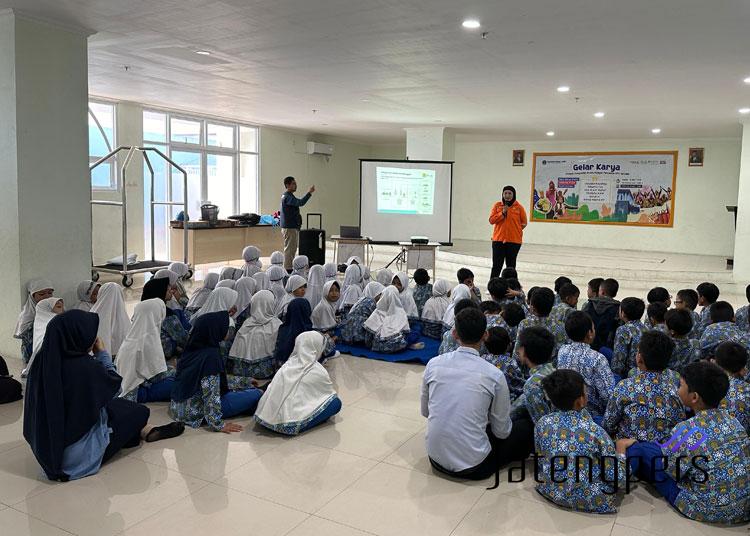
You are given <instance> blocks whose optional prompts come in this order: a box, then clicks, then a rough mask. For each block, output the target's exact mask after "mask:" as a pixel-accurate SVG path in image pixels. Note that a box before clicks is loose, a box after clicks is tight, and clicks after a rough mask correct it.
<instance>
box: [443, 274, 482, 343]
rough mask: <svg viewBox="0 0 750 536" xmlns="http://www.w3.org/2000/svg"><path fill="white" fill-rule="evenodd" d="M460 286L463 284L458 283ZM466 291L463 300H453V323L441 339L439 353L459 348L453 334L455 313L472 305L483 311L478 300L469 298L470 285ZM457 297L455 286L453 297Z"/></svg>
mask: <svg viewBox="0 0 750 536" xmlns="http://www.w3.org/2000/svg"><path fill="white" fill-rule="evenodd" d="M460 286H461V285H458V287H460ZM458 287H456V288H458ZM464 287H466V286H465V285H464ZM466 291H467V292H466V298H463V299H461V300H458V301H457V302H452V303H451V305H452V309H451V311H452V313H453V316H452V320H451V324H452V325H451V327H450V329H447V330H446V331H445V332H444V333H443V337H442V339H441V340H440V349H439V350H438V354H447V353H448V352H453V351H454V350H455V349H456V348H458V341H457V340H456V339H455V337H454V336H453V324H454V323H455V315H457V314H458V313H460V312H461V311H463V310H464V309H468V308H470V307H471V308H474V309H477V310H478V311H480V312H481V309H480V308H479V306H478V305H477V302H475V301H474V300H472V299H471V298H469V295H470V294H469V292H470V291H469V290H468V287H466ZM455 297H456V289H455V288H454V289H453V298H454V299H455ZM443 318H444V319H445V317H443ZM485 321H486V320H485Z"/></svg>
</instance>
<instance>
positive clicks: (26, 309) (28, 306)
mask: <svg viewBox="0 0 750 536" xmlns="http://www.w3.org/2000/svg"><path fill="white" fill-rule="evenodd" d="M26 292H27V294H28V297H27V298H26V303H25V304H24V306H23V309H21V313H20V314H19V315H18V323H17V324H16V331H15V332H14V333H13V337H15V338H16V339H20V341H21V357H23V362H24V364H28V362H29V359H31V354H32V352H33V345H34V317H35V316H36V304H37V303H39V302H40V301H42V300H45V299H47V298H51V297H52V294H53V293H54V292H55V289H54V288H53V287H52V283H50V282H49V281H47V280H46V279H32V280H31V281H29V282H28V283H26Z"/></svg>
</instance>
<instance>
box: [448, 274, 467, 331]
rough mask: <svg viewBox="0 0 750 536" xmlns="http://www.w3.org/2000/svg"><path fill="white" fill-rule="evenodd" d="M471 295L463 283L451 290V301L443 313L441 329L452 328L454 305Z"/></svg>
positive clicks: (454, 319)
mask: <svg viewBox="0 0 750 536" xmlns="http://www.w3.org/2000/svg"><path fill="white" fill-rule="evenodd" d="M471 296H472V294H471V289H470V288H469V287H467V286H466V285H464V284H463V283H461V284H460V285H456V288H454V289H453V290H452V291H451V303H450V305H448V308H447V309H446V310H445V314H444V315H443V331H447V330H449V329H452V328H453V324H454V323H455V321H456V316H455V314H454V313H453V309H454V308H455V307H456V304H457V303H458V302H460V301H461V300H466V299H471Z"/></svg>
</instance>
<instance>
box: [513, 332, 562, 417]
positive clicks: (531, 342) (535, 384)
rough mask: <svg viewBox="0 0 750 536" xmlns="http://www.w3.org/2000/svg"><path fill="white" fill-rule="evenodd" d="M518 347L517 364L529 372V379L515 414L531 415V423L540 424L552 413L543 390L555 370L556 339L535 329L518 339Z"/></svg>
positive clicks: (516, 404)
mask: <svg viewBox="0 0 750 536" xmlns="http://www.w3.org/2000/svg"><path fill="white" fill-rule="evenodd" d="M516 346H517V347H518V363H519V364H520V365H521V366H522V367H525V368H526V370H528V371H529V378H528V379H527V380H526V383H524V385H523V393H522V394H521V396H519V397H518V398H516V400H515V401H514V402H513V414H514V415H524V414H525V413H528V414H529V416H530V417H531V420H532V421H534V422H537V421H538V420H539V419H540V418H541V417H542V415H546V414H547V413H549V412H550V411H551V408H550V405H549V401H548V400H547V397H546V396H544V391H543V390H542V380H543V379H544V378H545V377H547V376H549V375H550V374H551V373H552V372H553V371H554V370H555V366H554V365H553V364H552V353H553V351H554V349H555V338H554V337H553V336H552V333H550V332H549V330H547V329H545V328H543V327H541V326H532V327H530V328H526V329H525V330H523V331H522V332H521V333H520V334H519V335H518V341H516Z"/></svg>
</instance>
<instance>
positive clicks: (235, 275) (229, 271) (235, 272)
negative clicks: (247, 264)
mask: <svg viewBox="0 0 750 536" xmlns="http://www.w3.org/2000/svg"><path fill="white" fill-rule="evenodd" d="M240 277H242V270H240V269H239V268H233V267H231V266H225V267H224V268H222V269H221V272H219V281H224V280H226V279H231V280H233V281H237V280H238V279H239V278H240Z"/></svg>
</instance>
